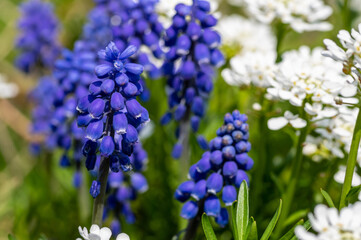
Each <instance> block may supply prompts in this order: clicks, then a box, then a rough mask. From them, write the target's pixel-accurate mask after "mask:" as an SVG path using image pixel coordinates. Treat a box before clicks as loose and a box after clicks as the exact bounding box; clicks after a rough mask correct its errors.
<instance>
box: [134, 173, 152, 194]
mask: <svg viewBox="0 0 361 240" xmlns="http://www.w3.org/2000/svg"><path fill="white" fill-rule="evenodd" d="M130 182H131V184H132V187H134V189H135V190H136V191H137V192H139V193H143V192H145V191H147V190H148V183H147V179H145V177H144V176H143V175H142V174H141V173H134V174H133V175H132V176H131V177H130Z"/></svg>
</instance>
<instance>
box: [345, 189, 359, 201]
mask: <svg viewBox="0 0 361 240" xmlns="http://www.w3.org/2000/svg"><path fill="white" fill-rule="evenodd" d="M360 190H361V185H359V186H356V187H352V188H351V189H350V191H349V192H348V193H347V195H346V202H349V203H353V202H355V201H357V199H358V195H359V193H360Z"/></svg>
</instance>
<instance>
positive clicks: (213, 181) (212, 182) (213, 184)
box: [207, 173, 223, 194]
mask: <svg viewBox="0 0 361 240" xmlns="http://www.w3.org/2000/svg"><path fill="white" fill-rule="evenodd" d="M222 187H223V177H222V175H220V174H219V173H212V174H211V175H210V176H209V177H208V179H207V192H209V193H212V194H216V193H218V192H220V191H221V190H222Z"/></svg>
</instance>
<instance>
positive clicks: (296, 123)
mask: <svg viewBox="0 0 361 240" xmlns="http://www.w3.org/2000/svg"><path fill="white" fill-rule="evenodd" d="M290 124H291V125H292V127H294V128H297V129H299V128H304V127H306V125H307V122H306V120H304V119H302V118H297V119H294V120H290Z"/></svg>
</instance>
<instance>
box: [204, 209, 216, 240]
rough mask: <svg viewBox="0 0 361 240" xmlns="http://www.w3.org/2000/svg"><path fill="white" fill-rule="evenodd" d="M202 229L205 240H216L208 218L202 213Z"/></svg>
mask: <svg viewBox="0 0 361 240" xmlns="http://www.w3.org/2000/svg"><path fill="white" fill-rule="evenodd" d="M202 227H203V231H204V234H205V235H206V238H207V240H217V237H216V234H215V233H214V231H213V227H212V224H211V222H210V221H209V217H208V216H207V214H205V213H203V215H202Z"/></svg>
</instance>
